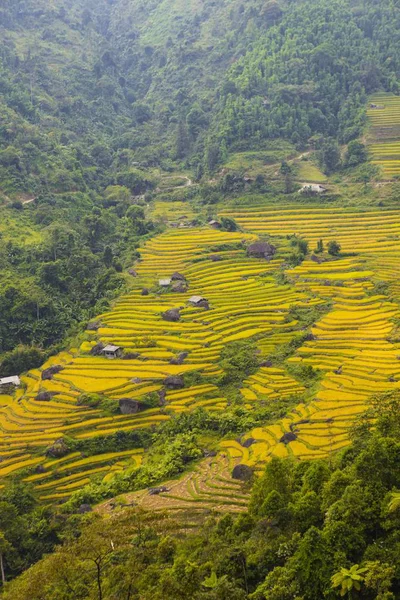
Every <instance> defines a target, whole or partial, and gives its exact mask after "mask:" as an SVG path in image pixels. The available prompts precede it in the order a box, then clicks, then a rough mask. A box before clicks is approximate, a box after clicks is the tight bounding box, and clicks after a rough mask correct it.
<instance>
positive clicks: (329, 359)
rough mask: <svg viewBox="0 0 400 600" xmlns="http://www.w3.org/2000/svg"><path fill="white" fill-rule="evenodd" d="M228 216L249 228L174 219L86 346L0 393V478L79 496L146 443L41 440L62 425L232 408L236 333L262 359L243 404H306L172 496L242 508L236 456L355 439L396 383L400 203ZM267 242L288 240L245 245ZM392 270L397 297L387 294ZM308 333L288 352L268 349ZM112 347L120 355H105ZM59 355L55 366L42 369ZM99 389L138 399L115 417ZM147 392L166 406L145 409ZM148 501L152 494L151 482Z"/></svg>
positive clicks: (72, 430) (56, 435) (182, 503)
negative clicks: (88, 445) (227, 376)
mask: <svg viewBox="0 0 400 600" xmlns="http://www.w3.org/2000/svg"><path fill="white" fill-rule="evenodd" d="M222 215H224V216H229V217H232V218H234V219H235V220H236V222H237V223H238V224H239V225H240V226H241V228H242V231H241V232H235V233H229V232H222V231H218V230H214V229H212V228H210V227H203V228H188V229H172V228H168V229H167V230H166V232H165V233H163V234H161V235H159V236H158V237H156V238H154V239H153V240H151V241H149V242H148V243H147V244H146V245H145V246H144V247H143V248H142V249H141V260H140V261H139V262H138V264H137V265H135V267H134V268H135V271H136V273H135V274H136V275H137V276H136V277H135V278H134V286H133V289H132V291H131V292H130V293H129V294H128V295H126V296H124V297H122V298H121V299H120V300H119V301H118V302H117V303H116V304H115V306H114V308H113V309H112V310H110V311H109V312H108V313H106V314H103V315H99V317H98V319H97V323H96V324H95V326H94V327H92V328H91V330H90V331H87V334H86V341H85V342H83V344H82V345H81V347H80V348H72V349H70V350H69V351H68V352H63V353H61V354H59V355H58V356H55V357H53V358H52V359H51V360H49V361H48V362H47V363H46V364H45V365H43V367H42V369H39V370H34V371H31V372H30V373H29V374H28V375H27V376H26V377H24V378H23V384H24V387H23V389H22V388H21V389H19V390H18V391H17V393H16V395H15V397H12V396H8V395H3V396H0V425H1V437H0V452H1V456H2V462H1V464H0V478H1V481H2V482H3V484H4V482H5V481H6V478H7V477H10V476H13V475H15V474H18V475H20V476H22V477H23V479H24V481H28V482H31V483H32V484H33V485H34V489H35V490H36V492H37V494H38V496H39V497H40V498H41V500H42V501H43V502H46V503H49V502H53V501H58V500H63V499H66V498H68V497H69V496H70V495H71V493H72V492H74V491H75V490H77V489H79V488H81V487H82V486H84V485H86V484H87V483H89V482H91V481H92V480H93V478H94V477H95V478H96V480H97V481H98V480H99V479H100V480H101V479H103V480H104V481H110V480H111V479H112V477H113V476H114V474H115V473H116V472H120V471H123V470H124V469H126V468H127V467H131V466H132V465H137V466H139V465H140V464H141V461H142V460H146V453H145V452H144V451H143V450H142V449H135V450H127V451H121V452H114V453H108V454H106V453H98V454H97V455H94V456H89V457H85V456H82V454H81V453H79V452H76V453H72V454H68V455H67V456H65V457H62V458H59V459H55V458H49V457H46V455H45V453H44V451H45V449H46V448H47V447H49V446H50V445H52V444H54V442H55V441H57V440H59V439H60V438H62V437H63V436H69V437H71V438H74V439H76V440H88V439H94V438H96V437H105V436H107V435H110V434H113V433H115V432H119V431H133V430H136V429H141V428H155V427H157V426H158V425H159V424H161V423H163V422H164V421H167V420H168V419H173V418H174V417H175V416H176V415H178V414H180V413H184V412H190V411H193V410H194V409H196V408H198V407H202V408H204V409H205V410H207V411H224V410H226V408H227V406H228V405H229V404H230V402H231V400H230V398H229V397H226V396H224V395H223V393H222V392H221V389H220V387H219V385H218V381H219V376H220V375H221V374H222V370H221V366H220V364H219V359H220V354H221V350H222V349H223V348H224V346H225V345H226V344H227V343H229V342H234V341H237V340H246V339H253V340H255V341H256V343H257V345H258V348H259V352H260V364H262V365H263V366H260V368H259V370H258V371H257V372H256V373H255V374H253V375H251V376H249V377H248V379H246V380H245V381H244V383H243V387H242V388H241V390H240V393H241V397H242V404H243V406H244V407H246V408H247V409H248V410H250V411H251V410H253V409H254V408H255V407H257V406H259V405H260V404H262V403H264V404H265V403H274V402H276V401H277V400H278V399H281V398H286V399H292V406H293V407H294V408H293V409H292V410H291V412H290V413H289V414H288V415H287V416H286V418H284V419H282V420H281V421H280V422H278V423H275V424H273V425H269V426H265V427H262V426H260V427H257V428H255V429H253V430H252V431H248V432H247V434H246V435H245V436H244V437H242V438H241V439H240V441H238V440H230V439H224V440H222V441H221V442H220V447H219V455H217V456H216V457H214V458H212V457H211V458H208V459H206V461H204V462H203V463H201V464H200V465H199V466H198V468H197V469H196V470H195V471H193V472H191V473H190V474H189V475H187V476H185V478H182V480H181V481H180V482H176V483H175V484H174V486H172V487H171V490H170V492H169V493H166V494H165V495H164V499H165V506H166V507H171V508H174V507H175V508H179V507H182V508H186V507H188V506H191V505H196V506H199V503H200V504H203V505H206V506H222V507H225V509H227V508H229V509H231V510H241V509H242V507H243V506H245V505H246V500H247V496H246V493H245V492H243V491H241V490H240V489H239V487H238V484H237V483H236V482H234V481H233V480H232V479H231V478H230V473H231V470H232V467H233V466H234V465H235V464H237V463H239V462H240V463H244V464H246V465H249V466H251V467H254V468H255V470H259V469H261V468H262V466H263V464H265V462H266V461H268V460H269V459H270V457H271V456H273V455H276V456H282V457H284V456H293V457H296V458H297V459H305V458H318V457H326V456H329V455H330V454H331V453H332V452H335V451H337V450H339V449H341V448H343V447H344V446H346V445H347V444H348V443H349V430H350V428H351V427H352V425H353V424H354V421H355V419H356V418H357V417H358V416H359V415H361V414H362V413H363V412H364V411H365V410H366V407H367V403H368V399H369V398H370V396H371V395H373V394H376V393H380V392H385V391H389V390H395V389H398V388H400V360H399V359H400V344H399V343H397V342H396V335H395V333H396V319H398V318H399V308H398V304H397V301H398V299H399V294H400V289H399V283H398V264H399V259H400V219H399V216H400V215H399V211H397V210H383V209H368V210H365V211H360V210H359V209H354V210H353V209H351V208H348V209H343V208H325V207H322V206H318V205H316V203H312V204H310V205H304V204H302V205H301V206H299V205H286V206H280V207H276V206H264V207H263V206H254V207H246V209H240V208H232V209H225V210H223V211H221V216H222ZM293 234H296V235H298V236H300V237H301V238H303V239H305V240H307V241H308V242H309V245H310V249H311V253H310V254H309V255H308V257H307V258H306V259H305V260H304V262H302V264H301V265H299V266H297V267H294V268H292V267H290V265H289V264H288V262H287V257H288V255H289V254H290V251H291V250H290V236H292V235H293ZM260 239H261V240H266V239H268V241H269V242H270V243H272V244H273V245H274V246H276V248H277V253H276V254H275V255H274V256H273V258H272V259H270V260H266V259H265V258H258V257H253V256H251V255H249V252H248V246H249V245H251V244H252V243H254V242H256V241H257V240H260ZM321 239H322V240H323V242H324V245H325V247H326V245H327V244H328V242H329V241H332V240H336V241H337V242H338V243H339V244H340V245H341V247H342V254H341V256H340V257H331V256H329V255H328V254H327V253H325V252H324V253H322V254H318V255H315V254H314V253H313V252H312V250H313V249H314V248H315V247H316V244H317V242H318V240H321ZM173 275H174V277H172V276H173ZM171 278H172V280H171ZM382 281H384V282H386V284H387V286H386V287H385V293H381V292H379V291H376V290H379V289H381V287H382V286H380V287H379V286H376V284H377V283H379V282H382ZM322 306H324V307H327V308H326V310H324V311H323V312H322V313H321V314H323V316H322V317H321V318H320V319H319V320H317V322H315V323H313V324H312V325H311V326H310V327H308V326H307V327H306V328H305V327H304V326H302V324H301V323H299V321H298V320H297V319H296V317H295V316H293V315H294V314H295V313H296V310H303V311H307V310H312V309H313V308H316V307H322ZM299 335H302V336H304V341H303V342H302V344H301V345H300V347H297V349H295V350H294V351H293V352H292V353H291V354H290V356H288V357H287V358H286V359H285V360H283V361H274V360H269V357H271V356H272V357H273V356H276V351H277V350H279V348H282V347H284V346H285V345H287V344H288V343H289V342H290V341H291V340H293V339H294V338H295V337H296V336H297V337H298V336H299ZM94 348H95V349H97V351H98V352H99V353H100V354H96V351H94V350H93V349H94ZM107 348H108V350H107ZM107 351H108V352H109V353H111V355H112V353H114V354H115V356H116V358H114V359H113V360H109V359H108V358H107V357H106V356H105V352H107ZM274 353H275V354H274ZM299 366H311V367H313V369H314V370H315V371H317V372H318V373H319V374H320V377H319V379H318V381H317V384H316V385H315V386H312V387H307V386H305V385H304V381H302V380H301V379H299V377H298V376H297V375H296V374H297V370H296V367H299ZM50 367H56V368H54V369H53V372H52V375H51V378H50V379H46V378H44V371H46V370H47V369H49V368H50ZM194 372H196V373H197V374H198V375H199V379H198V381H197V382H196V383H193V381H195V378H193V376H191V374H193V373H194ZM45 377H46V375H45ZM93 393H96V394H101V395H102V396H104V397H105V398H107V399H109V400H110V401H113V402H115V403H116V404H117V405H120V404H121V403H120V401H121V400H122V399H125V400H126V399H128V400H129V402H130V403H131V404H130V406H131V407H132V406H133V407H134V406H135V403H136V409H137V410H136V411H135V410H129V411H127V412H122V413H121V414H115V415H113V416H104V414H102V413H101V412H100V410H99V409H98V408H91V407H90V406H88V405H87V404H86V405H85V403H84V402H83V403H82V401H79V399H80V398H82V394H93ZM149 397H152V398H154V397H157V398H158V399H159V402H156V403H155V404H154V405H152V406H151V407H149V408H146V409H145V410H143V408H144V407H143V405H142V404H141V403H142V402H144V401H145V400H146V398H149ZM129 402H128V405H129ZM140 408H141V409H140ZM136 499H137V501H140V502H143V503H144V505H150V506H152V504H151V501H150V499H149V497H148V496H147V495H146V494H144V493H143V494H139V495H137V498H136Z"/></svg>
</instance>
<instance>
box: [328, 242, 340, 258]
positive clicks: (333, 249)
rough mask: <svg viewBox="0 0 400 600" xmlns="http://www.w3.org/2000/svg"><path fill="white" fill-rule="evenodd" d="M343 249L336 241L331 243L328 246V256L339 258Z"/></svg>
mask: <svg viewBox="0 0 400 600" xmlns="http://www.w3.org/2000/svg"><path fill="white" fill-rule="evenodd" d="M341 249H342V248H341V246H340V244H339V243H338V242H336V241H335V240H332V241H330V242H329V244H328V254H330V255H331V256H339V254H340V251H341Z"/></svg>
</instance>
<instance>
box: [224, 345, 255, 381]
mask: <svg viewBox="0 0 400 600" xmlns="http://www.w3.org/2000/svg"><path fill="white" fill-rule="evenodd" d="M220 365H221V368H222V369H223V370H224V375H223V376H222V382H221V383H222V385H227V384H232V383H235V384H236V383H241V382H243V381H244V379H246V378H247V377H248V376H249V375H253V374H254V373H255V372H256V371H257V369H258V360H257V346H256V344H255V343H254V342H252V341H251V340H245V341H239V342H232V343H230V344H226V346H225V347H224V349H223V350H222V352H221V359H220Z"/></svg>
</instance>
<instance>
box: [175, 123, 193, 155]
mask: <svg viewBox="0 0 400 600" xmlns="http://www.w3.org/2000/svg"><path fill="white" fill-rule="evenodd" d="M189 148H190V142H189V136H188V131H187V126H186V123H185V121H184V120H183V119H181V120H180V121H179V123H178V128H177V131H176V158H178V159H182V158H184V157H185V156H186V154H187V153H188V151H189Z"/></svg>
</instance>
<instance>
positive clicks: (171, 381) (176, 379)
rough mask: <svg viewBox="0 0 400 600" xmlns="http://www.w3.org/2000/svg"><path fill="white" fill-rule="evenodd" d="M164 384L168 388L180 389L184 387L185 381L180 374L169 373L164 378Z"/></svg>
mask: <svg viewBox="0 0 400 600" xmlns="http://www.w3.org/2000/svg"><path fill="white" fill-rule="evenodd" d="M164 385H165V387H166V388H168V389H170V390H181V389H182V388H184V387H185V382H184V379H183V377H181V376H180V375H171V376H170V377H167V378H166V379H164Z"/></svg>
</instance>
